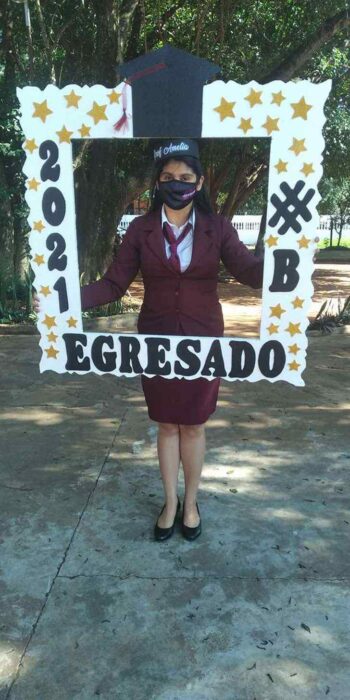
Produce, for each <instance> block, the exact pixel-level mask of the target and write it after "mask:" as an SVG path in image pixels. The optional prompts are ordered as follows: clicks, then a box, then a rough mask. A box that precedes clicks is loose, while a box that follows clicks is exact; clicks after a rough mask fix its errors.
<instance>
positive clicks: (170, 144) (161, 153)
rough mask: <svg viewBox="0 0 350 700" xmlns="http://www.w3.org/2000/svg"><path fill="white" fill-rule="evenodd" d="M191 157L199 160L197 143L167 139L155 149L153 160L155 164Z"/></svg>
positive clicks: (191, 140)
mask: <svg viewBox="0 0 350 700" xmlns="http://www.w3.org/2000/svg"><path fill="white" fill-rule="evenodd" d="M183 156H191V158H198V160H199V149H198V144H197V141H194V140H193V139H167V140H166V141H162V142H161V143H158V144H156V145H155V146H154V148H153V158H154V161H155V163H159V162H160V161H162V160H165V159H166V158H179V159H181V158H182V157H183Z"/></svg>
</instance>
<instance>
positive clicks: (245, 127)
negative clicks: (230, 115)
mask: <svg viewBox="0 0 350 700" xmlns="http://www.w3.org/2000/svg"><path fill="white" fill-rule="evenodd" d="M238 128H239V129H242V131H244V133H245V134H246V133H247V131H249V129H252V128H253V127H252V120H251V119H250V118H249V119H243V117H242V118H241V123H240V125H239V127H238Z"/></svg>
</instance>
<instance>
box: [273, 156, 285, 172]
mask: <svg viewBox="0 0 350 700" xmlns="http://www.w3.org/2000/svg"><path fill="white" fill-rule="evenodd" d="M287 165H288V161H286V160H281V159H279V161H278V163H276V165H275V166H274V167H275V168H276V170H277V172H278V173H286V172H287Z"/></svg>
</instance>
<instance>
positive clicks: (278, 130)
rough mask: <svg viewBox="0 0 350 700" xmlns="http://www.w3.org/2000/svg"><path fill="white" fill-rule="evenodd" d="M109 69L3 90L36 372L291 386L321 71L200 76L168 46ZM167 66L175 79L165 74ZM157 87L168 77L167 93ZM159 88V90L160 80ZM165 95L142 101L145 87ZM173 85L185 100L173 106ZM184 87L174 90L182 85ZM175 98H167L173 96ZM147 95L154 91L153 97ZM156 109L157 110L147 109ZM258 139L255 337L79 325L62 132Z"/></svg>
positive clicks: (313, 214) (320, 141) (300, 343)
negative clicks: (31, 300) (30, 290)
mask: <svg viewBox="0 0 350 700" xmlns="http://www.w3.org/2000/svg"><path fill="white" fill-rule="evenodd" d="M120 70H121V72H120V75H123V78H124V79H123V81H122V82H121V83H119V84H118V85H117V86H116V87H115V88H113V89H108V88H105V87H104V86H103V85H92V86H87V85H84V86H80V85H75V84H72V85H66V86H65V87H63V88H61V89H59V88H57V87H56V86H54V85H51V84H50V85H47V86H46V87H45V89H44V90H40V89H39V88H38V87H36V86H25V87H23V88H17V97H18V100H19V103H20V113H21V116H20V124H21V127H22V130H23V132H24V136H25V141H24V143H23V149H24V152H25V155H26V159H25V161H24V165H23V172H24V174H25V176H26V178H27V180H26V187H27V189H26V193H25V198H26V201H27V204H28V206H29V210H30V212H29V216H28V224H29V226H30V233H29V244H30V250H31V266H32V269H33V273H34V275H35V280H34V282H33V284H34V286H35V289H36V290H37V294H38V295H39V297H40V298H41V312H40V314H39V317H38V323H37V327H38V330H39V332H40V340H39V345H40V347H41V349H42V357H41V360H40V372H44V371H46V370H52V371H54V372H58V373H64V372H69V373H78V374H85V373H88V372H95V373H97V374H105V373H110V374H114V375H116V376H123V377H135V376H137V375H139V374H145V375H146V376H149V377H153V376H155V375H161V376H163V377H167V378H169V379H171V378H174V377H178V378H181V377H184V378H186V379H188V380H190V379H196V378H198V377H205V378H207V379H208V380H211V379H214V378H215V377H222V378H223V379H226V380H228V381H235V380H244V379H245V380H248V381H250V382H254V381H259V380H261V379H267V380H268V381H271V382H274V381H277V380H284V381H286V382H289V383H291V384H294V385H296V386H304V385H305V382H304V381H303V379H302V373H303V371H304V369H305V366H306V351H307V335H306V328H307V326H308V325H309V320H308V316H307V314H308V310H309V308H310V304H311V299H312V295H313V284H312V279H311V277H312V272H313V268H314V266H313V254H314V252H315V248H316V242H315V236H316V235H317V226H318V221H319V217H318V214H317V210H316V205H317V203H318V202H319V200H320V195H319V193H318V190H317V184H318V182H319V180H320V178H321V176H322V153H323V150H324V145H325V143H324V138H323V135H322V127H323V125H324V122H325V116H324V111H323V109H324V104H325V101H326V99H327V97H328V94H329V92H330V89H331V80H327V81H325V82H323V83H318V84H314V83H312V82H310V81H307V80H301V81H298V82H283V81H280V80H276V81H273V82H271V83H266V84H258V83H257V82H255V81H250V82H249V83H247V84H239V83H236V82H234V81H233V80H229V81H228V82H223V81H221V80H216V81H214V82H212V83H209V84H207V85H205V82H206V81H207V80H208V79H210V78H212V77H213V75H214V74H217V72H218V70H219V68H218V66H215V65H214V64H212V63H210V62H209V61H205V60H203V59H200V58H198V57H196V56H192V55H191V54H187V53H186V52H184V51H181V50H178V49H175V48H173V47H164V48H163V49H158V50H157V51H153V52H150V53H148V54H146V55H145V56H142V57H140V58H138V59H135V60H134V61H130V62H129V63H127V64H125V65H124V66H122V67H121V69H120ZM179 74H181V76H182V78H181V83H180V81H179V80H178V81H176V80H174V75H179ZM169 85H171V87H172V89H171V90H170V92H169ZM167 88H168V90H167ZM155 89H156V90H157V91H158V92H159V90H160V91H161V93H162V94H163V95H164V94H165V95H171V99H170V98H169V101H168V102H167V101H166V100H164V99H163V101H162V109H161V110H159V109H158V108H157V109H156V112H157V118H155V110H154V104H153V103H152V100H153V97H154V90H155ZM186 95H188V96H190V99H189V101H188V102H187V104H190V105H191V110H187V111H186V110H183V109H181V110H180V111H179V109H178V108H176V104H177V105H179V104H180V105H181V104H183V100H184V99H185V98H186ZM184 96H185V97H184ZM180 97H181V99H180ZM157 104H158V106H159V97H158V103H157ZM159 114H161V115H162V116H161V118H160V117H159ZM169 134H170V137H171V138H184V137H194V138H200V137H202V138H242V137H247V138H252V137H254V138H256V137H259V138H260V137H265V138H269V139H270V163H269V173H268V203H267V217H266V233H265V238H264V246H265V259H264V275H263V288H262V308H261V322H260V335H259V337H258V338H249V339H242V338H236V337H233V338H230V337H226V336H224V337H219V338H211V337H208V336H200V337H199V336H191V337H184V336H175V335H170V336H166V335H159V336H156V335H154V334H152V335H141V334H130V333H128V334H125V333H124V334H111V333H91V332H84V330H83V324H82V315H81V296H80V283H79V266H78V251H77V237H76V214H75V198H74V177H73V158H72V139H86V138H88V139H110V138H127V139H133V138H149V137H152V138H154V137H163V136H167V137H168V138H169Z"/></svg>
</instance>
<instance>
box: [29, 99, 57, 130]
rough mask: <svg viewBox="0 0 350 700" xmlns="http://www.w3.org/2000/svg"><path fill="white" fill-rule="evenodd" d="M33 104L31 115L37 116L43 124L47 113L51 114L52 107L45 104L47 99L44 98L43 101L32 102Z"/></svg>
mask: <svg viewBox="0 0 350 700" xmlns="http://www.w3.org/2000/svg"><path fill="white" fill-rule="evenodd" d="M33 106H34V112H33V114H32V117H38V118H39V119H41V121H42V122H43V123H44V124H45V122H46V119H47V117H48V116H49V114H53V111H52V109H50V107H48V106H47V100H44V102H33Z"/></svg>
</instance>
